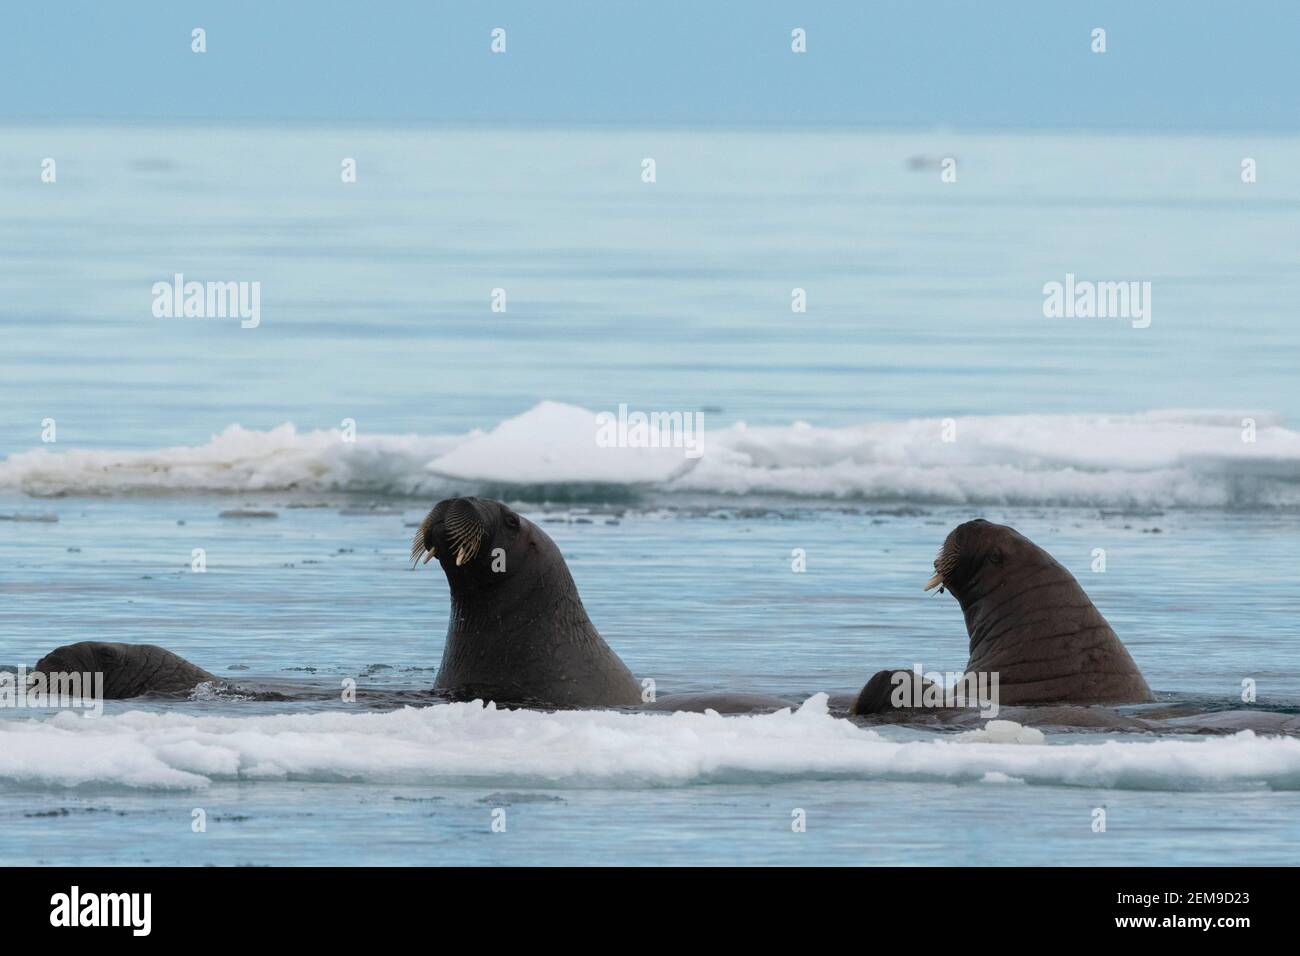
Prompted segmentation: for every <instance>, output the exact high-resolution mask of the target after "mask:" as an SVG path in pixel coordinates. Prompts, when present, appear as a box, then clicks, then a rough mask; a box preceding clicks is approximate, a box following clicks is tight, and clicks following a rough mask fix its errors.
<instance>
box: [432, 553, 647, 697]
mask: <svg viewBox="0 0 1300 956" xmlns="http://www.w3.org/2000/svg"><path fill="white" fill-rule="evenodd" d="M552 548H553V546H552ZM538 550H539V551H542V550H551V549H547V548H545V546H544V545H539V547H538ZM487 573H490V572H487ZM435 689H437V690H440V691H444V692H445V693H447V695H448V696H450V697H452V698H453V699H456V700H473V699H483V700H485V701H486V700H492V701H495V702H497V703H498V704H522V705H531V706H550V707H593V706H619V705H625V704H637V703H640V700H641V695H640V686H639V685H638V684H637V683H636V680H635V678H634V677H633V676H632V673H631V671H629V670H628V669H627V667H626V666H625V665H624V664H623V662H622V661H621V660H619V658H618V656H617V655H616V654H615V653H614V652H613V651H612V650H611V649H610V647H609V645H608V644H606V643H605V641H604V639H603V638H602V637H601V636H600V633H599V632H598V631H597V630H596V628H595V626H594V625H593V624H592V623H591V619H590V618H589V617H588V616H587V611H586V608H584V607H583V606H582V599H581V598H580V597H579V596H578V591H577V588H576V587H575V586H574V583H573V577H572V576H571V575H570V574H569V570H568V568H567V567H566V566H565V563H564V559H563V557H562V556H561V555H560V553H559V551H558V549H554V553H553V554H531V555H529V560H528V561H527V563H526V565H525V566H524V567H521V568H520V569H519V570H518V571H516V572H515V573H514V574H512V575H511V576H510V578H508V579H506V580H502V581H500V582H493V583H489V584H486V585H485V584H482V583H479V582H477V581H475V580H473V579H470V580H464V581H460V582H458V584H457V586H456V587H454V588H453V589H452V594H451V617H450V620H449V622H448V626H447V644H446V647H445V649H444V650H443V655H442V666H441V667H440V668H439V670H438V678H437V681H436V683H435Z"/></svg>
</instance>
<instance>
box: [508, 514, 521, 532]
mask: <svg viewBox="0 0 1300 956" xmlns="http://www.w3.org/2000/svg"><path fill="white" fill-rule="evenodd" d="M505 522H506V527H507V528H509V529H510V530H511V531H518V530H519V515H517V514H507V515H506V518H505Z"/></svg>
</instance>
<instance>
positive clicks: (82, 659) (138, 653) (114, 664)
mask: <svg viewBox="0 0 1300 956" xmlns="http://www.w3.org/2000/svg"><path fill="white" fill-rule="evenodd" d="M33 673H37V674H47V675H49V674H103V675H104V699H105V700H122V699H125V698H127V697H140V696H142V695H144V694H188V693H189V692H190V691H192V690H193V689H194V688H195V687H197V686H198V685H199V684H202V683H204V682H205V681H212V682H214V683H220V678H218V677H214V676H213V675H212V674H209V673H208V672H207V671H205V670H204V669H203V668H202V667H197V666H195V665H194V664H191V663H190V662H189V661H187V660H186V659H185V658H183V657H181V656H180V655H178V654H173V653H172V652H171V651H169V650H166V649H165V648H161V647H158V646H156V645H154V644H115V643H109V642H105V641H81V642H80V643H78V644H65V645H64V646H63V647H56V648H55V649H54V650H52V651H50V652H49V653H48V654H46V655H45V656H44V657H42V658H41V659H40V660H39V661H37V663H36V667H35V668H33Z"/></svg>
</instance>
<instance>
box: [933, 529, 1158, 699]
mask: <svg viewBox="0 0 1300 956" xmlns="http://www.w3.org/2000/svg"><path fill="white" fill-rule="evenodd" d="M950 590H951V591H952V593H953V595H954V596H955V597H956V598H957V600H958V602H959V603H960V604H961V609H962V613H963V614H964V616H965V618H966V632H967V634H969V635H970V660H969V661H968V662H967V664H966V671H967V672H968V673H987V674H992V673H994V672H996V673H997V674H998V675H999V697H1000V703H1001V704H1004V705H1008V706H1015V705H1019V704H1038V703H1066V702H1068V703H1080V704H1087V703H1136V702H1143V701H1150V700H1153V699H1154V698H1153V696H1152V694H1151V690H1150V688H1149V687H1148V686H1147V683H1146V681H1145V680H1144V679H1143V678H1142V675H1141V673H1140V672H1139V671H1138V669H1137V665H1136V664H1134V663H1133V658H1132V657H1130V656H1129V653H1128V651H1127V649H1125V647H1124V645H1123V644H1122V643H1121V642H1120V640H1119V638H1118V637H1116V635H1115V632H1114V631H1113V630H1111V627H1110V624H1108V623H1107V621H1106V619H1105V618H1104V617H1103V616H1102V614H1101V612H1100V611H1098V610H1097V608H1096V606H1095V605H1094V604H1093V603H1092V601H1091V600H1090V599H1089V598H1088V595H1087V594H1086V593H1084V590H1083V588H1082V587H1081V586H1080V585H1079V582H1078V581H1076V580H1075V578H1074V575H1072V574H1071V573H1070V572H1069V571H1067V570H1066V569H1065V568H1064V567H1063V566H1061V565H1060V564H1059V563H1058V562H1057V561H1056V560H1055V559H1054V558H1053V557H1052V556H1051V555H1049V554H1048V553H1047V552H1046V551H1042V550H1041V549H1037V551H1036V553H1035V554H1034V555H1033V556H1032V558H1031V559H1029V560H1027V561H1020V562H1018V563H1017V566H1016V567H1015V568H1014V569H1010V568H1005V567H996V566H989V565H984V566H982V567H980V568H979V569H977V570H976V571H975V572H974V573H973V574H972V575H971V576H970V579H969V580H967V581H963V582H961V584H960V585H959V586H958V587H956V588H950Z"/></svg>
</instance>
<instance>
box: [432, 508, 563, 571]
mask: <svg viewBox="0 0 1300 956" xmlns="http://www.w3.org/2000/svg"><path fill="white" fill-rule="evenodd" d="M539 530H540V529H537V527H536V526H535V525H534V524H533V523H532V522H530V521H526V520H524V519H523V518H521V517H519V515H517V514H515V512H514V511H512V510H511V509H510V508H509V507H507V506H506V505H503V504H502V503H501V502H499V501H491V500H489V499H485V498H448V499H447V500H446V501H440V502H438V503H437V504H436V505H434V506H433V510H432V511H430V512H429V514H428V515H427V516H426V517H425V519H424V521H423V522H421V524H420V527H419V530H417V531H416V532H415V537H414V538H413V539H412V540H411V561H412V563H413V564H414V565H418V564H420V563H424V564H428V563H429V561H431V560H432V559H433V558H437V559H438V563H439V564H441V565H442V569H443V571H444V572H446V574H447V581H448V582H449V583H450V584H451V585H452V587H453V588H455V587H456V584H457V583H458V582H472V581H482V582H483V583H491V581H492V579H493V578H492V576H490V575H484V574H482V573H481V572H482V571H483V570H484V569H485V568H487V569H491V570H494V571H495V572H496V574H498V575H499V574H508V573H509V570H510V565H511V563H512V562H511V561H510V558H511V557H512V552H514V553H515V555H518V556H522V555H523V554H524V553H525V552H526V551H527V550H528V549H529V547H530V546H532V547H534V548H535V547H536V542H535V541H534V540H533V533H534V532H535V531H539ZM547 540H548V541H549V539H547ZM494 560H495V567H493V564H494Z"/></svg>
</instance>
